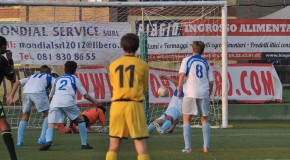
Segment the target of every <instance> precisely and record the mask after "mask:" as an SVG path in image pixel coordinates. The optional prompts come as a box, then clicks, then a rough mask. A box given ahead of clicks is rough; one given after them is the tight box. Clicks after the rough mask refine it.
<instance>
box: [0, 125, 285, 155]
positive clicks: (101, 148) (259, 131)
mask: <svg viewBox="0 0 290 160" xmlns="http://www.w3.org/2000/svg"><path fill="white" fill-rule="evenodd" d="M230 124H232V125H233V126H234V128H232V129H212V130H211V132H212V134H211V135H212V136H211V152H210V153H207V154H205V153H202V134H201V129H193V130H192V133H193V136H192V144H193V147H192V148H193V152H192V153H191V154H183V153H181V152H180V150H181V149H182V148H183V146H184V144H183V136H182V129H181V128H176V130H175V131H174V133H173V134H167V135H163V136H160V135H158V134H156V133H154V134H152V135H150V138H149V139H148V146H149V153H150V157H151V160H266V159H268V160H270V159H271V160H273V159H283V160H285V159H290V152H289V150H290V143H289V142H290V121H233V122H230ZM13 133H14V137H15V140H16V132H15V130H14V132H13ZM39 133H40V130H33V129H29V130H27V132H26V135H25V142H24V143H25V146H23V147H17V148H16V151H17V154H18V157H19V160H103V159H105V154H106V151H107V149H108V145H109V137H108V134H107V133H90V134H89V135H88V137H89V139H88V142H89V143H90V144H91V145H92V146H94V149H93V150H81V149H80V140H79V135H78V134H66V135H62V134H59V133H58V131H56V130H55V136H54V144H55V145H54V146H53V147H52V148H51V150H50V151H45V152H40V151H38V148H39V145H38V144H37V143H36V140H37V138H38V136H39ZM0 155H1V160H2V159H3V160H9V157H8V152H7V151H6V148H5V146H4V143H3V140H2V139H1V141H0ZM118 158H119V159H120V160H135V159H136V153H135V149H134V145H133V142H132V140H131V139H128V140H124V141H123V143H122V146H121V150H120V152H119V155H118Z"/></svg>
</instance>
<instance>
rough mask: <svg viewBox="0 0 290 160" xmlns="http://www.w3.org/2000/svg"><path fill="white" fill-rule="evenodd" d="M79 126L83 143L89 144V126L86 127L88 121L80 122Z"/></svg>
mask: <svg viewBox="0 0 290 160" xmlns="http://www.w3.org/2000/svg"><path fill="white" fill-rule="evenodd" d="M78 126H79V133H80V137H81V143H82V145H87V128H86V123H85V122H82V123H79V124H78Z"/></svg>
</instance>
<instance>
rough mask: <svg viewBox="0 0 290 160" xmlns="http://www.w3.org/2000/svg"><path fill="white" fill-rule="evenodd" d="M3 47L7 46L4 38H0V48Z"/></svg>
mask: <svg viewBox="0 0 290 160" xmlns="http://www.w3.org/2000/svg"><path fill="white" fill-rule="evenodd" d="M3 45H5V46H6V45H7V40H6V38H5V37H2V36H0V47H2V46H3Z"/></svg>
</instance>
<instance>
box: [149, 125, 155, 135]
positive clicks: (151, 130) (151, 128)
mask: <svg viewBox="0 0 290 160" xmlns="http://www.w3.org/2000/svg"><path fill="white" fill-rule="evenodd" d="M154 129H155V126H154V125H153V124H151V123H150V124H149V126H148V127H147V130H148V132H149V133H152V132H153V131H154Z"/></svg>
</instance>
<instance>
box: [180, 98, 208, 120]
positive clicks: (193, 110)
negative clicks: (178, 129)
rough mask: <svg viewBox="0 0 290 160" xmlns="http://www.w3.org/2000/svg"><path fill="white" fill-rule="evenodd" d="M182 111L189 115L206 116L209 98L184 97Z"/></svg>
mask: <svg viewBox="0 0 290 160" xmlns="http://www.w3.org/2000/svg"><path fill="white" fill-rule="evenodd" d="M182 113H183V114H189V115H199V116H208V115H209V98H191V97H184V98H183V104H182Z"/></svg>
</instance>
